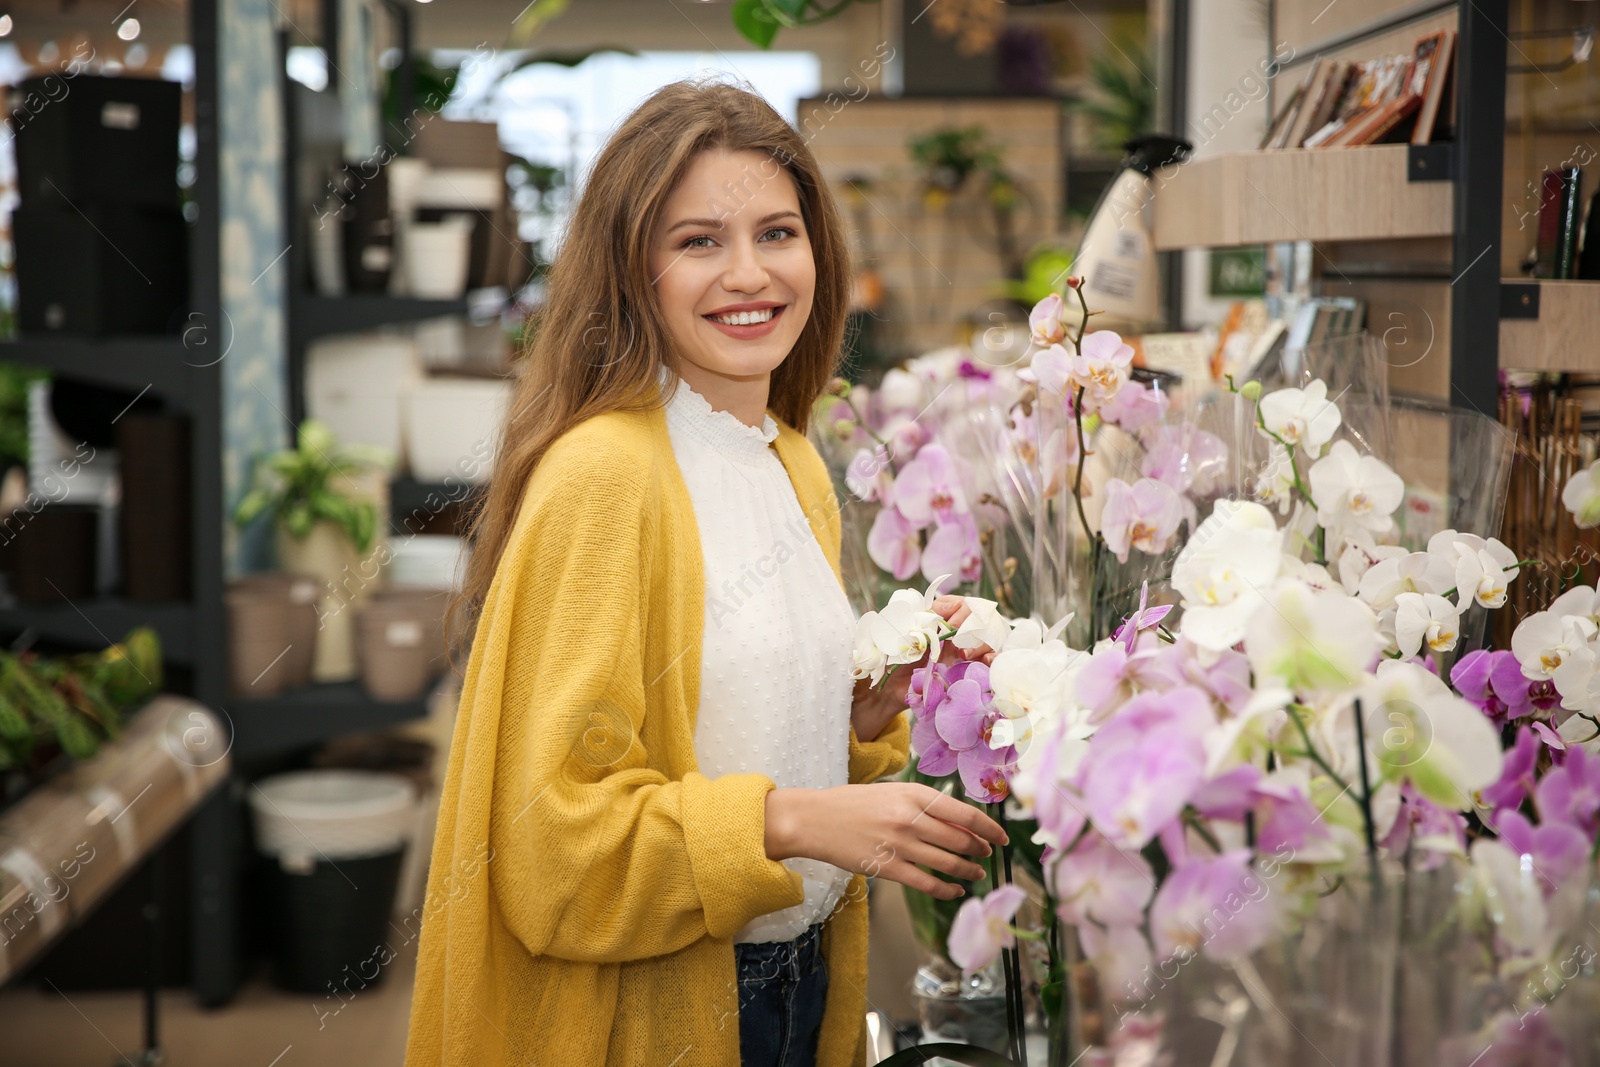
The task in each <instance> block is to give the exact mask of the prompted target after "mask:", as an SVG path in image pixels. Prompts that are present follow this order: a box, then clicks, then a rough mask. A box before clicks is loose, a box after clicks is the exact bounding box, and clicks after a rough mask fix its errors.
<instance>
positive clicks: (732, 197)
mask: <svg viewBox="0 0 1600 1067" xmlns="http://www.w3.org/2000/svg"><path fill="white" fill-rule="evenodd" d="M650 276H651V279H652V283H653V285H654V286H655V290H656V299H657V300H658V301H659V302H660V305H661V312H662V315H663V317H664V318H665V319H666V321H667V327H668V330H669V332H670V334H671V337H672V343H673V345H674V347H675V349H676V351H677V354H678V357H679V358H680V360H682V361H683V362H684V364H686V365H685V366H684V367H683V375H684V377H685V378H686V379H687V380H688V381H689V384H690V385H691V386H695V387H696V388H700V387H701V386H700V383H702V382H707V381H708V379H710V380H712V381H714V380H715V379H723V380H727V381H729V382H730V383H731V382H733V381H741V382H743V381H756V380H760V379H764V378H766V377H767V376H768V375H770V374H771V373H772V370H773V369H774V368H775V367H777V366H778V364H780V363H782V362H783V361H784V359H785V357H787V356H788V355H789V352H790V350H791V349H793V348H794V344H795V341H796V340H798V339H799V337H800V331H801V330H802V329H803V328H804V327H805V324H806V320H807V319H808V318H809V317H810V315H811V298H812V293H813V292H814V290H815V289H816V282H817V271H816V264H815V262H814V261H813V260H812V258H811V238H810V235H809V234H807V233H806V228H805V221H804V219H803V218H802V217H801V214H800V198H799V196H798V194H797V192H796V190H795V184H794V180H793V179H792V178H791V177H790V176H789V172H788V171H787V170H785V169H784V168H783V167H781V166H779V165H778V163H777V161H776V160H774V159H773V158H772V157H771V156H769V155H767V154H765V153H762V152H755V151H750V150H742V151H735V152H730V151H727V150H724V149H712V150H709V151H705V152H702V153H700V155H699V156H697V157H696V158H695V159H694V160H693V161H692V162H691V163H690V164H689V169H688V170H687V171H686V172H685V173H684V176H683V180H682V181H680V182H679V183H678V185H677V187H676V188H675V189H674V190H673V191H672V193H671V195H670V196H668V197H667V201H666V204H665V205H664V208H663V210H662V213H661V219H660V221H659V223H658V224H657V226H656V232H655V235H654V236H653V238H652V239H651V247H650ZM697 372H698V373H697ZM697 379H698V381H697ZM701 391H702V392H703V391H704V390H703V389H701Z"/></svg>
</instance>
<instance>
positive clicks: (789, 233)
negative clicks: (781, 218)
mask: <svg viewBox="0 0 1600 1067" xmlns="http://www.w3.org/2000/svg"><path fill="white" fill-rule="evenodd" d="M773 234H777V235H778V236H779V237H793V236H794V235H795V234H794V231H793V230H791V229H789V227H787V226H774V227H773V228H772V229H770V230H768V231H767V232H766V233H764V234H762V235H761V236H762V237H763V238H766V237H771V236H772V235H773Z"/></svg>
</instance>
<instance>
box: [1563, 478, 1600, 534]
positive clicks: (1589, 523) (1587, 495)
mask: <svg viewBox="0 0 1600 1067" xmlns="http://www.w3.org/2000/svg"><path fill="white" fill-rule="evenodd" d="M1561 503H1562V505H1563V506H1565V507H1566V509H1567V510H1568V511H1570V512H1572V518H1573V521H1575V522H1576V523H1577V524H1578V529H1580V530H1588V529H1591V528H1592V527H1595V526H1600V463H1591V464H1590V465H1589V466H1587V467H1585V468H1584V469H1583V470H1581V471H1579V472H1578V473H1577V474H1574V475H1573V476H1572V480H1571V481H1569V482H1567V485H1566V488H1564V489H1562V490H1561Z"/></svg>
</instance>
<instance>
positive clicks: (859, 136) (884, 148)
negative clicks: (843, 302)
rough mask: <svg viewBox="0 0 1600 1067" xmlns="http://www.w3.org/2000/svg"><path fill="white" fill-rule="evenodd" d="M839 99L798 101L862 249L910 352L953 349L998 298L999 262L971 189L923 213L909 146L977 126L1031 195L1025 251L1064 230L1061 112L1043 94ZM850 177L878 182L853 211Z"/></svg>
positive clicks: (1024, 219)
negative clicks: (975, 316)
mask: <svg viewBox="0 0 1600 1067" xmlns="http://www.w3.org/2000/svg"><path fill="white" fill-rule="evenodd" d="M840 99H842V98H836V99H835V101H834V107H836V108H837V113H831V114H830V109H829V107H828V106H827V104H826V103H825V102H824V101H805V102H802V104H801V108H800V114H801V116H802V121H801V126H802V129H803V130H804V132H806V134H807V136H808V137H809V138H810V144H811V150H812V152H814V153H815V154H816V157H817V161H818V163H819V164H820V165H821V166H822V169H823V172H824V173H825V174H826V175H827V177H828V179H829V181H830V182H831V183H833V186H834V191H835V195H836V196H838V198H839V201H840V205H841V207H843V208H844V210H845V212H846V221H847V222H848V223H849V224H850V227H851V229H852V230H854V231H855V232H856V234H857V242H858V243H857V246H856V248H857V254H858V255H861V254H862V253H863V252H864V251H867V250H870V251H871V252H872V253H875V255H876V258H877V261H878V269H879V271H880V273H881V274H882V275H883V278H884V282H885V287H886V289H887V292H888V298H889V302H890V311H889V313H888V314H889V317H890V318H891V320H892V323H893V328H894V330H895V331H896V332H897V333H898V334H899V335H900V339H901V340H902V341H903V342H904V344H905V353H904V354H906V355H912V354H915V353H918V352H924V351H927V350H929V349H931V348H936V347H939V346H942V345H947V344H951V343H953V341H954V339H955V336H956V330H957V325H958V324H959V323H960V322H961V320H962V319H963V317H965V316H967V315H969V314H971V313H972V312H974V311H975V310H976V309H977V308H978V306H979V305H980V304H982V303H983V302H984V301H986V300H988V299H990V298H991V297H992V296H993V295H994V293H993V290H992V285H993V283H994V282H995V281H996V280H997V279H999V278H1000V276H1001V268H1000V262H999V259H998V257H997V255H996V253H995V250H994V247H993V244H992V241H991V240H989V239H988V238H987V237H986V236H985V235H987V234H988V233H990V232H992V230H991V228H990V225H991V224H990V223H989V221H988V215H987V213H986V209H985V208H984V206H983V204H982V201H981V199H980V197H979V196H978V195H977V193H976V192H975V191H974V192H969V193H965V194H962V195H961V196H958V197H957V198H956V199H955V200H953V201H952V202H951V204H950V206H949V208H948V209H947V210H946V212H945V213H944V214H943V215H939V214H934V213H930V212H929V211H927V210H926V209H925V208H924V206H923V204H922V199H921V178H920V176H919V173H918V171H917V170H916V168H915V166H914V164H913V163H912V160H911V156H910V153H909V152H908V150H907V148H906V145H907V142H908V141H909V140H910V139H911V138H912V137H914V136H917V135H918V134H923V133H927V132H929V131H932V130H935V129H939V128H941V127H967V126H979V127H982V128H983V129H984V130H985V131H986V132H987V134H988V136H989V140H990V142H991V143H993V144H995V145H997V146H999V147H1000V149H1001V150H1002V153H1003V157H1004V161H1005V166H1006V167H1007V169H1008V170H1009V171H1010V172H1011V173H1012V174H1013V175H1015V177H1016V178H1017V180H1018V181H1019V182H1020V183H1021V185H1022V187H1023V189H1024V190H1025V192H1026V193H1027V195H1028V196H1029V197H1030V198H1031V201H1032V205H1033V206H1032V208H1031V209H1030V210H1028V211H1026V212H1023V213H1021V214H1019V216H1018V225H1017V227H1016V233H1017V234H1018V243H1019V246H1020V247H1021V248H1022V249H1023V250H1024V251H1026V249H1027V248H1028V247H1029V246H1030V245H1032V244H1034V243H1036V242H1037V241H1039V240H1040V239H1042V238H1046V237H1054V236H1055V235H1057V234H1058V232H1059V231H1058V227H1059V222H1058V220H1059V219H1060V216H1061V202H1062V195H1063V188H1062V177H1061V121H1062V120H1061V109H1060V108H1059V107H1058V106H1057V105H1056V104H1054V103H1053V102H1050V101H1043V100H954V99H952V100H882V99H876V98H870V97H869V98H867V99H864V100H861V101H859V102H853V103H852V102H846V103H844V104H843V106H840V104H839V100H840ZM853 176H863V177H866V178H868V179H869V180H870V181H871V182H872V183H873V189H872V191H871V192H870V193H868V203H866V204H864V205H861V206H859V207H858V208H857V209H855V210H853V211H852V209H851V207H850V201H849V198H848V197H847V196H846V195H845V192H844V187H843V182H844V181H845V179H847V178H850V177H853Z"/></svg>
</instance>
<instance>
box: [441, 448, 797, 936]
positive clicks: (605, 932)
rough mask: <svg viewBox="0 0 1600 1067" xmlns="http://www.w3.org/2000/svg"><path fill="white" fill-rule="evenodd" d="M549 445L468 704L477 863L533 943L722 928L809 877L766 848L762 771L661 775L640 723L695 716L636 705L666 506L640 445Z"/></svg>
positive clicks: (500, 575) (766, 786)
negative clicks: (478, 816)
mask: <svg viewBox="0 0 1600 1067" xmlns="http://www.w3.org/2000/svg"><path fill="white" fill-rule="evenodd" d="M560 446H561V442H558V443H557V446H554V447H553V448H552V449H551V452H550V453H549V454H547V455H546V457H545V459H544V460H543V461H542V462H541V463H540V465H539V469H538V470H537V471H536V473H535V474H534V476H533V478H532V479H531V480H530V482H529V486H528V489H527V495H526V497H525V499H524V501H523V504H522V511H521V514H519V516H518V520H517V523H516V526H515V529H514V532H513V534H512V537H511V539H510V542H509V543H508V545H507V548H506V551H505V554H504V556H503V557H502V560H501V562H500V564H499V568H498V569H497V572H496V575H495V579H494V584H495V587H494V588H492V589H491V592H490V594H489V596H488V597H487V598H486V601H485V608H484V615H483V618H482V623H481V624H480V627H479V634H478V639H477V642H475V644H477V643H478V642H481V644H482V648H481V649H480V648H477V647H475V648H474V650H473V656H474V658H475V659H477V658H480V657H481V660H480V662H479V664H478V675H477V676H476V679H475V681H476V684H475V685H474V686H473V687H472V693H471V697H472V700H471V703H470V704H468V702H467V693H466V691H465V690H464V691H463V706H462V714H464V715H470V716H480V715H481V716H483V717H484V721H485V723H488V722H496V723H497V728H496V730H495V735H496V736H495V737H494V739H493V743H492V746H491V747H492V749H493V751H492V753H491V756H492V766H481V765H480V766H469V768H468V773H469V775H470V774H471V773H472V772H479V773H480V774H482V775H484V776H485V777H484V778H480V779H477V780H473V779H471V778H470V777H468V778H464V785H463V787H462V788H463V789H464V790H466V789H482V788H485V787H486V785H487V782H488V779H487V776H488V775H489V774H490V773H491V772H492V786H489V788H491V790H492V801H491V804H490V811H489V819H488V824H489V825H488V832H487V839H488V841H489V845H490V847H491V849H492V852H491V855H492V857H493V859H492V862H489V863H488V864H487V868H486V869H487V870H488V871H489V876H490V888H491V894H492V900H491V906H492V907H493V908H495V909H497V911H498V915H499V916H500V918H501V920H502V921H503V922H504V923H505V925H506V927H507V928H508V929H509V930H510V931H511V932H512V934H513V935H514V936H515V937H516V938H517V939H518V940H519V941H520V942H521V943H522V944H523V945H524V946H525V947H526V948H527V950H528V951H529V952H531V953H534V954H545V955H550V956H555V957H558V958H562V959H567V960H576V961H583V962H598V963H615V962H624V961H629V960H637V959H643V958H648V957H653V956H661V955H666V954H669V953H673V952H676V951H679V950H681V949H683V948H686V947H687V946H689V945H692V944H693V943H694V942H696V941H697V940H699V939H701V938H703V937H706V936H707V935H710V936H712V937H718V938H727V937H731V936H732V935H734V934H735V933H737V932H738V930H739V929H740V928H741V927H743V926H744V925H745V924H746V923H747V922H749V921H750V920H751V919H753V918H755V917H756V916H758V915H763V914H766V913H767V912H771V911H776V910H778V909H780V908H785V907H789V906H791V905H794V904H798V903H800V902H801V901H802V900H804V896H805V894H804V889H803V883H802V881H801V879H800V876H799V875H798V874H797V873H795V872H793V871H791V870H790V869H789V868H788V867H787V866H786V865H784V864H782V863H780V862H777V861H774V860H772V859H769V858H768V857H767V855H766V848H765V836H766V795H767V793H768V792H769V791H770V790H772V789H773V788H774V783H773V780H772V779H771V778H769V777H767V776H765V775H759V774H729V775H723V776H721V777H718V778H716V779H709V778H707V777H705V776H704V775H702V774H699V773H694V772H691V773H689V774H687V775H685V776H684V777H683V778H682V779H681V780H669V779H668V778H667V777H666V776H665V775H664V774H663V773H662V772H661V771H660V770H658V769H656V768H657V767H659V766H661V765H663V761H662V759H660V758H659V756H660V754H659V753H657V754H656V757H657V758H652V753H651V752H649V751H648V750H647V749H646V747H645V742H644V738H645V736H647V735H648V736H650V737H651V738H653V739H656V743H658V744H660V745H665V744H669V743H670V744H677V743H679V742H680V741H681V738H679V737H678V736H677V734H676V733H674V732H673V731H674V724H675V723H677V722H684V723H686V722H688V721H689V719H688V717H687V714H686V713H683V714H682V717H681V718H680V713H681V712H683V709H680V708H672V707H670V706H669V707H668V708H667V709H666V710H665V711H663V710H661V709H662V704H661V701H663V700H666V699H668V698H667V697H665V696H664V695H663V694H662V693H660V692H656V691H654V690H652V692H651V693H650V697H651V700H652V701H653V702H652V703H651V704H650V708H651V711H650V714H652V715H666V716H667V717H668V719H669V721H668V722H666V723H661V722H657V723H652V724H650V728H648V729H647V728H646V723H645V715H646V704H647V688H650V687H651V686H652V685H653V683H654V680H653V679H647V678H646V677H645V676H644V669H645V663H646V660H645V654H644V650H645V649H646V647H647V645H648V644H649V643H650V642H651V641H653V640H656V639H657V638H658V636H659V635H658V634H656V633H654V632H650V633H647V632H646V625H645V622H646V618H645V616H646V605H647V604H648V603H650V602H651V598H650V597H647V595H646V584H647V583H648V582H649V581H650V573H651V570H652V568H651V566H650V557H651V555H652V554H653V539H654V538H655V537H656V536H658V534H659V533H660V531H661V526H660V524H659V522H658V521H657V519H658V517H659V513H660V509H661V506H662V496H661V490H660V484H659V481H654V480H653V477H652V475H651V471H652V470H654V468H653V466H652V465H651V463H650V460H649V458H648V455H647V456H646V457H645V458H644V459H643V460H642V461H641V458H640V456H639V455H638V451H639V450H638V449H635V448H625V449H619V448H608V447H606V442H605V441H604V440H601V441H599V442H598V444H597V443H596V442H595V441H590V442H589V443H588V444H587V445H586V446H585V447H584V448H582V449H578V448H565V449H563V448H561V447H560ZM641 467H643V468H645V469H643V470H641V469H640V468H641ZM669 550H670V546H669ZM670 592H671V591H661V590H658V591H657V593H656V598H655V599H656V601H657V602H658V603H659V602H660V600H661V599H662V598H664V597H666V596H668V595H670ZM693 632H694V633H698V628H695V629H694V631H693ZM663 640H665V639H663ZM678 654H679V655H698V654H699V652H698V649H692V648H687V647H686V648H684V649H683V650H681V651H680V652H679V653H678ZM666 655H668V656H670V655H671V653H670V652H668V653H666ZM650 662H651V663H652V665H653V664H654V662H655V660H651V661H650ZM657 688H658V689H659V688H662V687H657ZM472 758H473V757H472V755H471V754H470V753H469V755H468V761H469V764H470V763H471V762H472ZM479 762H480V763H481V762H483V761H479ZM461 833H462V829H461V827H459V826H458V827H457V830H456V836H457V838H458V841H459V838H460V836H461ZM480 840H481V838H480Z"/></svg>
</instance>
